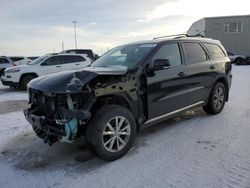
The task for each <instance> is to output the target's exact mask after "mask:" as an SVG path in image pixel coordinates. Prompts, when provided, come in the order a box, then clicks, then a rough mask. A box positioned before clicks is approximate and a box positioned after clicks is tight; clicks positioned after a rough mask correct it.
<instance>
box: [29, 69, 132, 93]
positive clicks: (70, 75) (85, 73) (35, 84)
mask: <svg viewBox="0 0 250 188" xmlns="http://www.w3.org/2000/svg"><path fill="white" fill-rule="evenodd" d="M127 70H128V69H127V67H120V66H119V67H116V66H114V67H86V68H84V69H80V70H76V71H63V72H59V73H54V74H49V75H46V76H42V77H38V78H36V79H34V80H32V81H31V82H30V83H29V84H28V87H29V88H32V89H36V90H40V91H42V92H49V93H72V92H73V93H74V92H79V91H81V88H82V87H83V86H84V85H86V84H87V83H89V82H90V81H91V80H93V79H94V78H96V77H97V76H98V75H110V76H111V75H123V74H125V73H126V72H127Z"/></svg>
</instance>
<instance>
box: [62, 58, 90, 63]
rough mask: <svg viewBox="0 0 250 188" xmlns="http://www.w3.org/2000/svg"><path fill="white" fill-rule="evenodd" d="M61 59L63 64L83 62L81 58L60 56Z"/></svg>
mask: <svg viewBox="0 0 250 188" xmlns="http://www.w3.org/2000/svg"><path fill="white" fill-rule="evenodd" d="M62 58H63V62H62V63H63V64H66V63H75V62H81V61H85V59H84V58H83V57H81V56H62Z"/></svg>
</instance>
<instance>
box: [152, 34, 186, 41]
mask: <svg viewBox="0 0 250 188" xmlns="http://www.w3.org/2000/svg"><path fill="white" fill-rule="evenodd" d="M187 36H188V35H187V34H176V35H166V36H161V37H155V38H153V39H154V40H156V39H161V38H168V37H187Z"/></svg>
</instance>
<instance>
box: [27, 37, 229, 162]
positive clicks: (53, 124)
mask: <svg viewBox="0 0 250 188" xmlns="http://www.w3.org/2000/svg"><path fill="white" fill-rule="evenodd" d="M231 79H232V76H231V63H230V60H229V58H228V56H227V53H226V51H225V49H224V47H223V46H222V45H221V43H220V42H219V41H216V40H212V39H206V38H199V37H180V36H179V37H175V38H161V39H154V40H151V41H143V42H136V43H131V44H127V45H122V46H119V47H116V48H113V49H111V50H110V51H108V52H107V53H106V54H104V55H103V56H102V57H100V58H99V59H98V60H97V61H95V62H94V63H93V64H92V65H90V66H89V67H87V68H84V69H80V70H75V71H65V72H61V73H56V74H51V75H47V76H44V77H39V78H36V79H34V80H32V81H31V82H30V83H29V84H28V91H29V103H30V107H29V108H28V109H26V110H24V114H25V116H26V119H27V120H28V121H29V122H30V123H31V124H32V127H33V129H34V131H35V132H36V134H37V136H38V137H40V138H42V139H43V140H44V142H45V143H48V144H53V143H55V142H57V141H60V142H74V141H75V140H76V139H77V138H79V137H81V136H84V137H83V138H85V139H86V143H87V145H88V147H89V148H90V150H91V151H92V152H93V153H94V154H96V155H97V156H98V157H99V158H101V159H104V160H108V161H111V160H115V159H118V158H120V157H122V156H123V155H125V154H126V153H127V152H128V151H129V149H130V148H131V146H132V145H133V143H134V141H135V137H136V133H137V132H138V131H139V130H140V129H141V128H143V127H146V126H149V125H152V124H155V123H157V122H159V121H162V120H164V119H166V118H170V117H172V116H174V115H176V114H179V113H180V112H183V111H186V110H189V109H191V108H196V107H203V109H204V110H205V111H206V112H207V113H209V114H217V113H220V112H221V111H222V109H223V107H224V105H225V102H226V101H228V97H229V89H230V85H231Z"/></svg>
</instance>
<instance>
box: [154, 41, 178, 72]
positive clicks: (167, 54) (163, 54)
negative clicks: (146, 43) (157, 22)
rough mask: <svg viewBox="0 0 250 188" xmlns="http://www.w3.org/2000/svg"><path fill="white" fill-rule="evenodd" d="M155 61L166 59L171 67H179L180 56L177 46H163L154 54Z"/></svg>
mask: <svg viewBox="0 0 250 188" xmlns="http://www.w3.org/2000/svg"><path fill="white" fill-rule="evenodd" d="M155 59H168V60H169V63H170V66H171V67H176V66H180V65H181V54H180V49H179V45H178V44H176V43H174V44H164V45H162V46H161V48H160V49H159V50H158V51H157V52H156V54H155V56H154V60H155Z"/></svg>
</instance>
